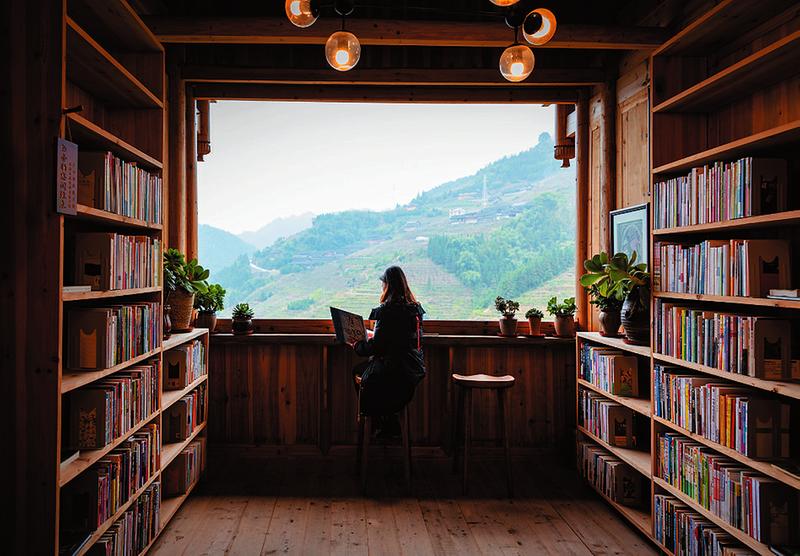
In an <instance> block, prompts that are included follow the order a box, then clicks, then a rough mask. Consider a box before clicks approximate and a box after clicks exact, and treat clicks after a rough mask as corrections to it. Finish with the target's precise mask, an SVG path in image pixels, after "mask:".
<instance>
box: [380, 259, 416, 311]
mask: <svg viewBox="0 0 800 556" xmlns="http://www.w3.org/2000/svg"><path fill="white" fill-rule="evenodd" d="M381 282H383V283H384V284H386V289H385V290H384V292H383V294H382V295H381V303H396V302H401V301H405V302H406V303H416V302H417V298H416V297H414V293H413V292H412V291H411V288H409V287H408V280H406V274H405V272H403V269H402V268H400V267H399V266H390V267H389V268H387V269H386V270H385V271H384V273H383V275H381Z"/></svg>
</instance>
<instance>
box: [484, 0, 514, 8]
mask: <svg viewBox="0 0 800 556" xmlns="http://www.w3.org/2000/svg"><path fill="white" fill-rule="evenodd" d="M489 2H491V3H492V4H494V5H495V6H500V7H501V8H507V7H508V6H513V5H514V4H516V3H517V2H519V0H489Z"/></svg>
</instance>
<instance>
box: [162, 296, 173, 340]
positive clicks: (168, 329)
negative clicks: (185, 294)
mask: <svg viewBox="0 0 800 556" xmlns="http://www.w3.org/2000/svg"><path fill="white" fill-rule="evenodd" d="M170 311H172V307H171V306H170V305H164V324H163V328H162V330H161V332H162V333H163V335H164V339H165V340H166V339H167V338H169V337H170V336H172V321H171V320H170V318H169V313H170Z"/></svg>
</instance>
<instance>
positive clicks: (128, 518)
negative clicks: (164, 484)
mask: <svg viewBox="0 0 800 556" xmlns="http://www.w3.org/2000/svg"><path fill="white" fill-rule="evenodd" d="M160 525H161V483H158V482H156V483H153V484H152V485H150V486H149V487H147V489H146V490H145V491H144V492H143V493H142V494H141V495H140V496H139V497H138V498H137V499H136V501H135V502H134V503H133V504H132V505H131V507H130V508H128V510H126V511H125V513H123V514H122V516H121V517H120V518H119V519H117V520H116V521H115V522H114V523H113V524H112V525H111V526H110V527H109V528H108V530H107V531H106V532H105V533H103V535H102V536H101V537H100V538H99V539H98V540H97V542H96V543H95V544H94V545H92V547H91V548H90V549H89V551H88V554H89V555H90V556H109V555H113V556H138V555H139V554H141V553H142V551H144V549H145V548H147V546H148V545H149V544H150V543H151V542H152V540H153V539H155V538H156V535H158V532H159V527H160Z"/></svg>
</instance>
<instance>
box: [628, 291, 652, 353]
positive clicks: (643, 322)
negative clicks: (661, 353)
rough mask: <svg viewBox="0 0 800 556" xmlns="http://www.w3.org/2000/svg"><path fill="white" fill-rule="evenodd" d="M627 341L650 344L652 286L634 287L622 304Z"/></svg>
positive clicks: (635, 343)
mask: <svg viewBox="0 0 800 556" xmlns="http://www.w3.org/2000/svg"><path fill="white" fill-rule="evenodd" d="M622 326H623V328H625V341H626V342H627V343H629V344H633V345H637V346H648V345H650V288H643V287H640V288H634V289H632V290H631V292H630V293H629V294H628V297H626V298H625V302H624V303H623V304H622Z"/></svg>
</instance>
